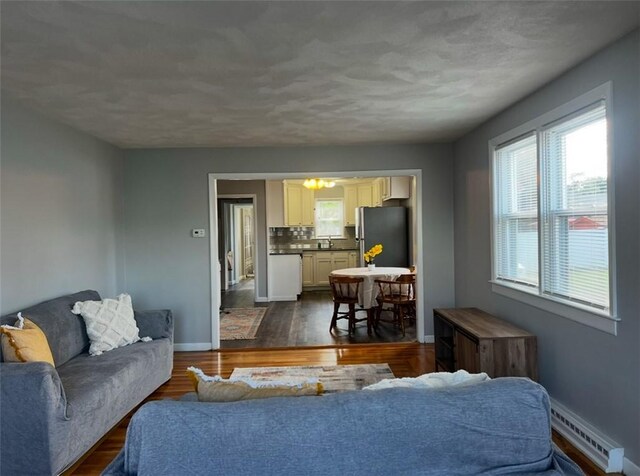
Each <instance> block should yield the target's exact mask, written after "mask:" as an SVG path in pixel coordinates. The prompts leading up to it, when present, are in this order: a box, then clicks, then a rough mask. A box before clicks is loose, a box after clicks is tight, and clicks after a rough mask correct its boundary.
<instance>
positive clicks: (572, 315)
mask: <svg viewBox="0 0 640 476" xmlns="http://www.w3.org/2000/svg"><path fill="white" fill-rule="evenodd" d="M489 282H490V283H491V290H492V291H493V292H494V293H496V294H500V295H502V296H506V297H508V298H511V299H515V300H516V301H520V302H523V303H525V304H528V305H530V306H533V307H537V308H538V309H542V310H544V311H547V312H550V313H552V314H556V315H558V316H561V317H564V318H566V319H570V320H572V321H575V322H579V323H580V324H584V325H585V326H589V327H593V328H595V329H598V330H600V331H603V332H606V333H608V334H613V335H617V324H618V321H619V319H617V318H615V317H611V316H609V315H607V314H604V313H601V312H598V311H596V310H591V309H588V308H586V307H583V306H580V305H579V304H572V305H569V304H565V303H564V302H561V301H559V300H556V299H553V298H551V297H548V296H541V295H539V294H537V293H535V292H531V291H530V290H529V289H527V288H526V287H525V286H517V285H508V284H505V283H502V282H499V281H489Z"/></svg>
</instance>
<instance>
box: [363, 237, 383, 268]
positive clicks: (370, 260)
mask: <svg viewBox="0 0 640 476" xmlns="http://www.w3.org/2000/svg"><path fill="white" fill-rule="evenodd" d="M380 253H382V245H381V244H380V243H378V244H377V245H373V246H372V247H371V249H369V251H367V252H366V253H365V254H364V255H363V256H364V261H365V263H367V267H368V268H369V269H375V267H376V264H375V258H376V256H378V255H379V254H380Z"/></svg>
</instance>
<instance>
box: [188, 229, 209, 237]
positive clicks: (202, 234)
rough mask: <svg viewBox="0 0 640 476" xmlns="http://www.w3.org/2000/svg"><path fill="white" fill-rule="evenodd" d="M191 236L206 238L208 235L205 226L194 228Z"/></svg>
mask: <svg viewBox="0 0 640 476" xmlns="http://www.w3.org/2000/svg"><path fill="white" fill-rule="evenodd" d="M191 236H193V237H194V238H204V237H205V236H206V234H205V232H204V228H194V229H193V230H191Z"/></svg>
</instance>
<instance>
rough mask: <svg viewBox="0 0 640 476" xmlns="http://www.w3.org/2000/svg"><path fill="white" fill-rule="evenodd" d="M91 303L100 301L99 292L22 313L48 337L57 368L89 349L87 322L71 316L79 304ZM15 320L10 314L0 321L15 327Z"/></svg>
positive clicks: (72, 296) (90, 292)
mask: <svg viewBox="0 0 640 476" xmlns="http://www.w3.org/2000/svg"><path fill="white" fill-rule="evenodd" d="M88 300H100V295H99V294H98V293H97V292H96V291H90V290H88V291H81V292H79V293H75V294H69V295H67V296H62V297H59V298H55V299H51V300H50V301H45V302H42V303H40V304H36V305H35V306H31V307H29V308H26V309H22V314H23V315H24V316H28V317H29V319H30V320H31V321H33V322H34V323H35V324H36V325H37V326H38V327H39V328H40V329H42V332H44V334H45V335H46V336H47V341H48V342H49V347H51V353H52V354H53V360H54V362H55V364H56V367H58V366H60V365H62V364H64V363H65V362H67V361H68V360H69V359H71V358H72V357H75V356H76V355H78V354H81V353H82V352H85V351H86V350H87V349H88V348H89V337H88V336H87V331H86V328H85V325H84V321H83V320H82V317H80V316H76V315H75V314H73V313H72V312H71V308H72V307H73V305H74V304H75V303H76V302H77V301H88ZM16 319H17V315H16V314H15V313H14V314H8V315H6V316H3V317H2V318H0V324H10V325H13V323H14V322H15V321H16Z"/></svg>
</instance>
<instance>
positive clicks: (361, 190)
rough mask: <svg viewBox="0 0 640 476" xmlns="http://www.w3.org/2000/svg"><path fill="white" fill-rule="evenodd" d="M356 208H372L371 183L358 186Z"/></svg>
mask: <svg viewBox="0 0 640 476" xmlns="http://www.w3.org/2000/svg"><path fill="white" fill-rule="evenodd" d="M358 206H359V207H372V206H373V183H372V182H369V183H361V184H358Z"/></svg>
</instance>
